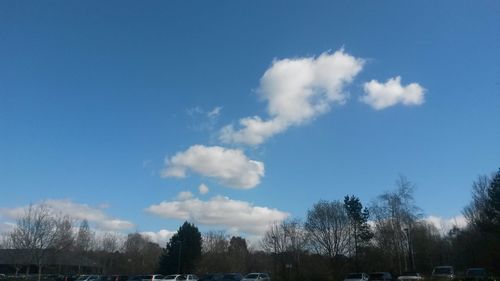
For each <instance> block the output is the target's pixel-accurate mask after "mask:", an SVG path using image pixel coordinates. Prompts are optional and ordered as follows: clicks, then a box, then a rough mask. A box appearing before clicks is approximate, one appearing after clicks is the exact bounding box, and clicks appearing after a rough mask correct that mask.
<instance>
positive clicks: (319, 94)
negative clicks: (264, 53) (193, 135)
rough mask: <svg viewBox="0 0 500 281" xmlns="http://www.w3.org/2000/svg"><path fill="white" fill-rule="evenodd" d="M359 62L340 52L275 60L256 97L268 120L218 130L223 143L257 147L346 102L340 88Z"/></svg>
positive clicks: (252, 120) (250, 119) (256, 119)
mask: <svg viewBox="0 0 500 281" xmlns="http://www.w3.org/2000/svg"><path fill="white" fill-rule="evenodd" d="M362 67H363V60H361V59H359V58H355V57H353V56H351V55H349V54H347V53H345V52H344V51H343V50H339V51H336V52H334V53H323V54H321V55H320V56H319V57H317V58H315V57H306V58H296V59H283V60H276V61H274V62H273V64H272V66H271V67H270V68H269V69H268V70H267V71H266V72H265V73H264V75H263V76H262V78H261V80H260V87H259V94H260V96H261V98H262V99H263V100H264V101H266V102H267V113H268V114H269V119H267V120H263V119H261V118H260V117H258V116H253V117H246V118H242V119H240V121H239V128H235V127H234V126H233V125H228V126H225V127H223V128H222V130H221V132H220V135H219V138H220V140H221V141H222V142H224V143H239V144H247V145H259V144H261V143H263V142H265V141H266V140H267V139H268V138H270V137H272V136H273V135H275V134H278V133H281V132H283V131H285V130H286V129H288V128H289V127H290V126H294V125H300V124H302V123H304V122H307V121H309V120H311V119H313V118H315V117H316V116H318V115H320V114H322V113H324V112H327V111H328V110H329V109H330V107H331V105H332V104H335V103H338V104H342V103H344V102H345V100H346V98H347V94H346V93H345V92H344V87H345V86H346V85H347V84H348V83H350V82H351V81H352V80H353V79H354V77H355V76H356V75H357V74H358V73H359V72H360V71H361V69H362Z"/></svg>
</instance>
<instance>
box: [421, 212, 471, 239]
mask: <svg viewBox="0 0 500 281" xmlns="http://www.w3.org/2000/svg"><path fill="white" fill-rule="evenodd" d="M424 221H426V222H428V223H430V224H432V225H434V226H435V227H436V228H437V230H438V231H439V232H440V233H441V234H443V235H444V234H446V233H448V231H450V230H451V229H452V228H453V227H454V226H456V227H458V228H464V227H466V226H467V220H466V219H465V217H464V216H462V215H458V216H455V217H452V218H443V217H439V216H428V217H426V218H425V219H424Z"/></svg>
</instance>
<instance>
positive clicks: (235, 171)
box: [161, 145, 264, 189]
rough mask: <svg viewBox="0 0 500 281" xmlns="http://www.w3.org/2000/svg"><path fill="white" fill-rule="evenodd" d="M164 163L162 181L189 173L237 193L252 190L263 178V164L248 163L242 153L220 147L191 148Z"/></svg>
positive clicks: (199, 146) (198, 146)
mask: <svg viewBox="0 0 500 281" xmlns="http://www.w3.org/2000/svg"><path fill="white" fill-rule="evenodd" d="M165 162H166V163H165V164H166V167H165V168H164V169H163V171H162V172H161V175H162V177H177V178H184V177H186V173H187V171H188V170H191V171H193V172H196V173H198V174H200V175H202V176H206V177H210V178H215V179H216V180H217V181H219V182H220V183H221V184H223V185H225V186H228V187H232V188H237V189H249V188H253V187H255V186H257V185H258V184H259V183H260V179H261V177H263V176H264V163H262V162H259V161H255V160H251V159H249V158H248V157H247V156H246V155H245V154H244V153H243V151H242V150H239V149H228V148H224V147H220V146H203V145H194V146H191V147H190V148H188V149H187V150H186V151H181V152H178V153H177V154H176V155H174V156H173V157H171V158H167V159H166V161H165Z"/></svg>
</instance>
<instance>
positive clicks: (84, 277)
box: [75, 275, 99, 281]
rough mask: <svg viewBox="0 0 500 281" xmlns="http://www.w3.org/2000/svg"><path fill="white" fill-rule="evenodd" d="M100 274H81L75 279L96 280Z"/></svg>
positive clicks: (78, 280) (81, 280) (80, 280)
mask: <svg viewBox="0 0 500 281" xmlns="http://www.w3.org/2000/svg"><path fill="white" fill-rule="evenodd" d="M97 279H99V275H80V276H78V278H77V279H76V280H75V281H96V280H97Z"/></svg>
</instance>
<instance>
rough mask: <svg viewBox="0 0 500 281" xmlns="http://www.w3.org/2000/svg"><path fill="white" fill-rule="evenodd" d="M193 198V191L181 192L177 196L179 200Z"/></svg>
mask: <svg viewBox="0 0 500 281" xmlns="http://www.w3.org/2000/svg"><path fill="white" fill-rule="evenodd" d="M190 198H193V193H191V191H181V192H179V194H177V199H179V200H187V199H190Z"/></svg>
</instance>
